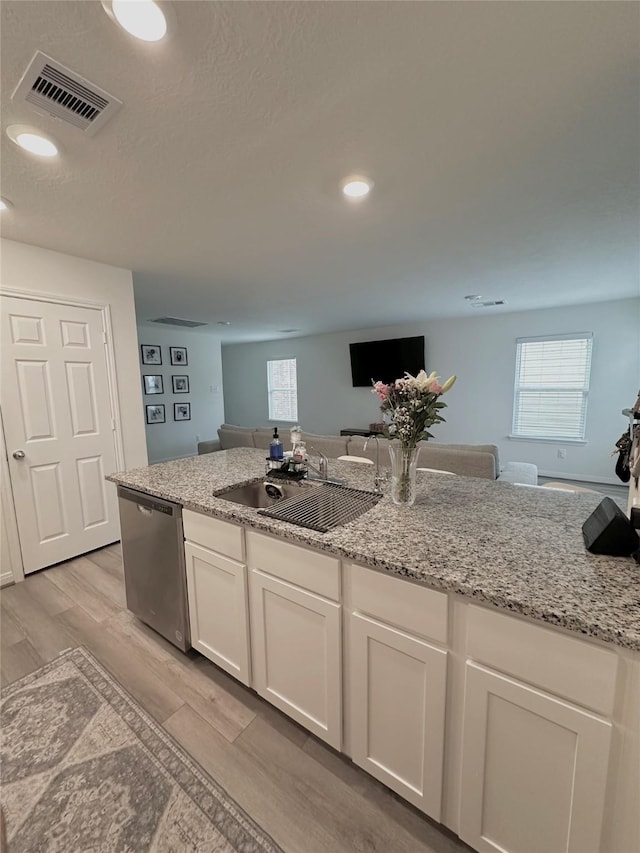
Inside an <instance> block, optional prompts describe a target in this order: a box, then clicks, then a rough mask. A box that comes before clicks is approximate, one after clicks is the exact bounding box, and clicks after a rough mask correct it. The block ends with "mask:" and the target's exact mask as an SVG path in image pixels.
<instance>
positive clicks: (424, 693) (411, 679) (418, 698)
mask: <svg viewBox="0 0 640 853" xmlns="http://www.w3.org/2000/svg"><path fill="white" fill-rule="evenodd" d="M349 644H350V653H349V672H348V677H349V683H350V689H351V703H350V712H349V714H350V719H349V735H350V740H351V745H352V758H353V760H354V762H355V763H356V764H358V765H360V767H362V768H364V769H365V770H367V771H368V772H369V773H371V775H372V776H375V777H376V779H379V780H380V781H381V782H384V783H385V785H388V786H389V787H390V788H392V789H393V790H394V791H396V792H397V793H398V794H401V795H402V796H403V797H404V798H405V799H406V800H409V802H410V803H413V805H415V806H417V807H418V808H419V809H421V810H422V811H424V812H426V813H427V814H428V815H430V816H431V817H433V818H434V819H435V820H440V808H441V801H442V774H443V749H444V718H445V698H446V678H447V653H446V651H443V650H441V649H437V648H435V647H433V646H431V645H429V644H428V643H425V642H424V640H419V639H418V638H417V637H413V636H411V635H410V634H405V633H404V632H403V631H399V630H398V629H396V628H391V627H389V626H387V625H383V624H381V623H380V622H377V621H375V620H374V619H370V618H368V617H366V616H362V615H360V614H359V613H354V614H352V616H351V617H350V637H349Z"/></svg>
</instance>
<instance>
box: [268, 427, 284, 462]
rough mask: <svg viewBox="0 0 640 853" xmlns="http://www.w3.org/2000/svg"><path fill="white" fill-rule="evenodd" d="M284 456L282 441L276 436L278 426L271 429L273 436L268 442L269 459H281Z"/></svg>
mask: <svg viewBox="0 0 640 853" xmlns="http://www.w3.org/2000/svg"><path fill="white" fill-rule="evenodd" d="M283 456H284V448H283V447H282V442H281V441H280V439H279V438H278V427H276V428H275V429H274V431H273V438H272V439H271V442H270V443H269V459H276V460H281V459H282V458H283Z"/></svg>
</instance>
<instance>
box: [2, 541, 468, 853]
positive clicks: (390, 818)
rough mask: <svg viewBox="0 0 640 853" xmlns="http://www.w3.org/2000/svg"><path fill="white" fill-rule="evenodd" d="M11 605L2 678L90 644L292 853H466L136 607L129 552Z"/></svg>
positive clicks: (68, 571) (11, 590) (111, 552)
mask: <svg viewBox="0 0 640 853" xmlns="http://www.w3.org/2000/svg"><path fill="white" fill-rule="evenodd" d="M0 599H1V616H2V619H1V639H0V676H1V681H2V684H6V683H8V682H10V681H14V680H15V679H17V678H20V677H21V676H23V675H26V674H27V673H29V672H31V671H33V670H34V669H37V668H38V667H39V666H41V665H42V664H43V663H45V662H46V661H50V660H52V659H53V658H55V657H56V656H57V655H58V654H59V653H60V652H62V651H63V650H65V649H68V648H72V647H75V646H78V645H83V646H85V647H86V648H87V649H89V651H91V652H92V653H93V654H94V655H95V656H96V658H98V660H99V661H100V662H101V663H102V664H103V665H104V666H105V667H106V668H107V669H108V670H109V671H110V672H111V673H112V674H113V675H114V676H115V678H117V679H118V681H119V682H120V683H121V684H122V685H123V686H124V687H125V688H126V689H127V690H128V691H129V692H130V693H131V694H132V695H133V696H134V697H135V699H136V700H137V701H138V702H139V703H140V704H141V705H142V706H143V707H144V708H145V709H146V710H147V712H148V713H150V714H151V715H152V716H153V717H154V718H155V719H156V720H157V721H158V722H159V723H161V724H162V725H163V726H164V727H165V729H166V730H167V731H168V732H170V733H171V734H172V735H173V737H174V738H175V739H176V740H177V741H178V742H179V743H180V744H181V745H182V746H183V747H184V749H186V751H187V752H188V753H189V754H190V755H191V756H193V758H195V760H196V761H198V762H199V763H200V765H201V766H202V767H203V768H204V769H205V770H206V771H207V772H208V773H209V774H210V775H211V776H212V777H213V778H214V779H215V780H216V781H217V782H219V783H220V784H221V785H222V786H223V787H224V788H225V789H226V790H227V791H228V792H229V794H230V795H231V796H232V797H233V798H234V799H235V800H236V801H237V802H238V803H239V804H240V805H241V806H242V807H243V808H244V809H245V810H246V811H247V812H248V813H249V814H250V815H251V816H252V817H253V818H254V819H255V820H256V821H257V822H258V823H259V824H260V825H261V826H262V827H263V828H264V829H265V830H266V831H267V832H268V833H270V834H271V836H272V837H273V838H274V839H275V840H276V841H277V842H278V843H279V844H280V845H281V846H282V848H283V849H284V850H285V851H287V853H369V851H371V853H433V851H435V853H464V851H467V853H468V851H469V849H470V848H468V847H467V846H466V845H464V844H462V843H461V842H459V841H458V840H457V839H456V838H455V836H453V835H451V834H450V833H448V832H447V831H446V830H444V829H443V828H442V827H440V826H438V825H436V824H434V823H432V822H430V821H429V820H428V819H426V818H424V817H423V816H422V815H421V814H420V813H419V812H418V811H417V810H415V809H414V808H412V807H411V806H409V805H407V804H405V803H404V802H403V801H401V800H400V799H399V798H398V797H396V796H395V795H394V794H392V793H391V792H390V791H389V790H388V789H387V788H385V787H384V786H383V785H381V784H379V783H378V782H376V781H375V780H373V779H372V778H371V777H369V776H368V775H367V774H366V773H364V772H363V771H361V770H359V769H358V768H357V767H355V766H354V765H353V764H352V763H351V762H349V761H348V760H347V759H345V758H343V757H341V756H340V755H338V754H337V753H335V752H334V751H333V750H332V749H330V748H329V747H327V746H325V745H324V744H323V743H322V742H320V741H319V740H317V739H316V738H315V737H313V736H312V735H309V734H308V733H307V732H306V731H305V730H304V729H302V728H301V727H299V726H298V725H296V724H295V723H293V722H292V721H290V720H289V719H288V718H287V717H285V716H284V715H283V714H281V713H280V712H279V711H277V710H275V709H274V708H272V707H271V706H270V705H269V704H268V703H266V702H264V701H263V700H262V699H261V698H259V697H258V696H257V695H256V694H255V693H253V692H252V691H250V690H248V689H246V688H245V687H243V686H242V685H240V684H238V683H237V682H236V681H234V679H232V678H231V677H229V676H228V675H226V674H225V673H223V672H222V671H221V670H219V669H218V668H217V667H215V666H214V665H213V664H211V663H209V661H207V660H206V659H205V658H203V657H202V656H201V655H199V654H198V653H196V652H190V653H189V654H187V655H184V654H182V653H181V652H180V651H178V650H177V649H175V648H174V647H173V646H172V645H171V644H169V643H167V642H166V641H165V640H164V639H163V638H162V637H160V636H159V635H157V634H156V633H155V632H154V631H152V630H151V629H149V628H147V627H146V626H144V625H143V624H142V623H141V622H139V621H138V620H137V619H136V618H135V617H134V616H133V615H132V614H131V613H129V611H127V610H126V608H125V599H124V579H123V570H122V557H121V550H120V546H119V544H115V545H110V546H108V547H107V548H103V549H101V550H99V551H94V552H92V553H90V554H87V555H85V556H83V557H78V558H77V559H74V560H70V561H68V562H66V563H61V564H60V565H57V566H54V567H52V568H49V569H45V570H43V571H41V572H38V573H36V574H34V575H30V576H29V577H27V579H26V580H25V581H24V582H23V583H19V584H16V585H14V586H9V587H5V588H4V589H3V590H2V592H1V593H0Z"/></svg>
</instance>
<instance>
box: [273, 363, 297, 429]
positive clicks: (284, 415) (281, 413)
mask: <svg viewBox="0 0 640 853" xmlns="http://www.w3.org/2000/svg"><path fill="white" fill-rule="evenodd" d="M267 387H268V390H269V420H270V421H297V420H298V384H297V376H296V360H295V358H280V359H278V360H277V361H267Z"/></svg>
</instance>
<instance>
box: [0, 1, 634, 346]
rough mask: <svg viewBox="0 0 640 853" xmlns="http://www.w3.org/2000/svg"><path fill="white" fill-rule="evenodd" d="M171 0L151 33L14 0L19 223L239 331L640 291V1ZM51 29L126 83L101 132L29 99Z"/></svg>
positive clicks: (99, 74) (328, 325)
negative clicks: (159, 27)
mask: <svg viewBox="0 0 640 853" xmlns="http://www.w3.org/2000/svg"><path fill="white" fill-rule="evenodd" d="M171 5H172V7H173V12H174V17H175V29H174V32H173V34H172V36H171V38H169V39H168V40H167V41H166V43H164V44H162V43H161V44H156V45H147V44H143V43H142V42H138V41H136V40H135V39H133V38H131V37H129V36H127V34H125V33H124V32H123V31H121V30H120V29H119V28H118V27H116V26H115V25H114V24H113V23H112V22H111V21H110V20H109V18H108V17H107V15H106V14H105V13H104V11H103V9H102V7H101V5H100V3H99V2H94V0H87V2H85V1H84V0H83V2H55V0H50V2H12V0H3V2H2V3H1V4H0V12H1V23H2V29H1V31H0V35H1V48H2V50H1V71H2V89H1V92H0V94H1V97H2V130H3V135H2V162H1V167H2V194H3V195H5V196H7V197H8V198H10V199H11V200H12V201H13V203H14V208H13V210H11V211H10V213H9V214H8V215H6V214H3V217H2V230H3V235H4V236H6V237H9V238H11V239H15V240H20V241H23V242H26V243H32V244H35V245H39V246H44V247H47V248H51V249H56V250H58V251H62V252H67V253H69V254H72V255H79V256H82V257H86V258H92V259H95V260H99V261H104V262H105V263H109V264H115V265H117V266H121V267H126V268H128V269H132V270H133V271H134V274H135V275H134V281H135V289H136V302H137V306H138V312H139V316H140V318H141V319H145V318H151V317H157V316H162V315H167V314H168V315H172V316H177V317H188V318H191V319H194V320H203V321H206V322H208V323H211V324H215V323H216V322H217V321H219V320H228V321H231V322H232V325H231V326H230V327H229V328H228V329H224V330H223V329H222V327H220V326H217V327H216V326H215V325H214V329H215V330H216V332H219V333H221V334H222V336H223V338H224V339H227V340H234V339H236V340H241V339H260V338H270V337H278V331H279V330H280V329H286V328H295V329H299V330H300V333H305V334H309V333H314V332H322V331H328V330H339V329H349V328H362V327H371V326H376V325H383V324H384V325H388V324H392V323H400V322H404V321H409V320H415V319H420V318H425V319H428V318H434V317H452V316H463V315H465V314H467V315H468V314H472V313H473V314H476V313H478V310H479V309H474V308H471V307H469V306H468V305H466V304H465V303H464V300H463V297H464V296H465V295H466V294H471V293H473V294H480V295H482V296H484V297H486V298H502V299H505V300H506V301H507V305H506V306H505V308H502V309H488V310H489V311H505V310H506V311H517V310H524V309H531V308H540V307H551V306H558V305H567V304H574V303H578V302H589V301H599V300H604V299H611V298H623V297H627V296H634V295H638V294H640V283H639V277H638V276H639V272H638V266H639V249H638V222H639V218H638V217H639V206H638V205H639V199H638V162H639V159H638V151H639V148H638V146H639V144H640V134H639V102H638V82H639V79H640V78H639V73H640V72H639V69H638V61H639V60H638V56H639V51H638V47H639V44H638V25H639V23H640V21H639V16H640V5H639V4H637V3H623V2H620V3H618V2H566V3H565V2H562V3H560V2H556V3H544V2H511V3H502V2H495V3H493V2H482V3H479V2H469V3H467V2H441V3H435V2H433V3H431V2H421V3H401V2H342V3H337V2H273V3H266V2H186V0H183V1H182V2H174V3H172V4H171ZM36 49H40V50H42V51H44V52H45V53H47V54H49V55H50V56H52V57H53V58H54V59H56V60H58V61H59V62H61V63H63V64H64V65H67V66H69V67H70V68H72V69H74V70H75V71H77V72H78V73H80V74H81V75H83V76H84V77H86V78H88V79H89V80H91V81H92V82H94V83H96V84H97V85H99V86H101V87H103V88H104V89H106V90H107V91H109V92H111V93H112V94H114V95H115V96H116V97H118V98H120V99H121V100H122V101H123V102H124V107H123V108H122V109H121V110H120V112H119V113H118V114H117V115H116V116H115V117H114V118H113V120H112V121H111V122H110V123H109V124H108V125H107V126H106V127H105V128H104V129H103V130H102V131H100V132H99V133H98V134H97V135H96V136H95V137H94V138H86V137H85V136H83V134H82V133H81V132H80V131H78V130H76V129H75V128H73V127H70V126H66V125H63V124H60V123H58V122H56V121H55V120H53V119H51V118H48V117H40V116H38V115H37V114H36V113H34V112H32V110H31V109H30V108H29V107H27V106H26V105H20V104H16V103H13V102H12V101H11V100H10V96H11V93H12V91H13V89H14V87H15V85H16V84H17V82H18V80H19V79H20V76H21V75H22V73H23V71H24V70H25V68H26V66H27V65H28V63H29V61H30V59H31V57H32V55H33V53H34V52H35V50H36ZM13 123H29V124H33V125H36V126H38V127H40V128H42V129H43V130H46V131H48V132H49V133H51V134H52V135H54V136H55V137H56V139H58V140H59V142H60V144H61V147H62V154H61V157H60V158H59V159H58V160H57V161H56V162H46V161H41V160H36V159H34V158H31V157H29V156H27V155H25V154H24V153H23V152H21V151H19V150H18V149H17V148H16V147H15V146H14V145H13V144H12V143H11V142H10V141H9V140H8V139H7V137H6V135H5V134H4V130H5V129H6V127H7V126H8V125H10V124H13ZM353 172H358V173H364V174H367V175H370V176H371V177H372V178H373V179H374V180H375V182H376V186H375V189H374V191H373V193H372V194H371V197H370V198H369V199H367V200H366V202H364V203H362V204H360V205H353V204H349V203H347V202H346V201H345V200H344V199H343V198H342V197H341V196H340V194H339V192H338V184H339V182H340V180H341V179H342V178H343V177H344V176H346V175H348V174H350V173H353Z"/></svg>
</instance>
